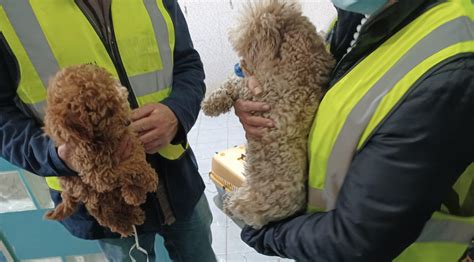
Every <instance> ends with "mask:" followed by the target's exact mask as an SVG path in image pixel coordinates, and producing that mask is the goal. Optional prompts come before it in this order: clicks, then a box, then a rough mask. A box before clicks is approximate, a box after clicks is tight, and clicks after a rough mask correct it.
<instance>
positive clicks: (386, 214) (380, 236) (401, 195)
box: [242, 0, 474, 262]
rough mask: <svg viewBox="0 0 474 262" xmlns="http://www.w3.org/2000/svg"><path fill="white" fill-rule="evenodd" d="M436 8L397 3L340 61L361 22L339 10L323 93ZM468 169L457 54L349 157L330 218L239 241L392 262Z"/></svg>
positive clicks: (471, 105) (465, 71) (301, 218)
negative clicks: (331, 69)
mask: <svg viewBox="0 0 474 262" xmlns="http://www.w3.org/2000/svg"><path fill="white" fill-rule="evenodd" d="M436 4H437V1H426V0H425V1H423V0H410V1H408V0H399V1H397V3H396V4H395V5H393V6H391V7H389V8H388V9H387V10H385V11H384V12H383V13H381V14H380V15H379V16H376V17H373V18H372V19H371V21H370V20H369V21H368V22H367V23H366V25H365V26H364V29H363V30H362V31H361V33H360V36H359V43H358V45H357V46H356V47H355V48H354V49H353V50H352V51H351V52H350V53H349V54H348V55H347V56H345V57H343V55H344V54H345V52H346V50H347V48H348V45H349V42H350V41H351V40H352V35H353V33H354V29H355V27H356V26H357V25H358V24H359V22H360V19H361V17H362V16H361V15H357V14H351V13H348V12H343V11H339V19H338V21H339V22H338V23H337V25H336V27H335V31H334V35H333V37H332V42H331V48H332V52H333V54H334V55H335V57H336V58H337V59H338V65H337V67H336V69H335V70H334V72H333V80H332V82H331V85H333V84H334V83H335V82H336V81H337V80H338V79H339V78H340V77H342V76H344V75H345V73H346V72H348V70H350V69H351V68H352V67H353V66H354V65H356V64H357V63H358V62H359V61H361V59H363V58H364V57H365V56H366V55H367V54H369V53H370V52H371V51H372V50H374V49H375V48H376V47H377V46H379V45H380V44H381V43H382V42H383V41H384V40H386V39H387V38H388V37H390V36H391V35H393V34H394V33H395V32H397V30H399V29H400V28H401V27H403V26H404V25H406V24H407V23H408V22H410V21H412V20H413V19H414V18H415V17H417V16H419V14H420V13H421V12H423V11H424V10H427V8H430V7H431V6H433V5H436ZM348 36H349V37H348ZM341 58H342V59H341ZM374 66H376V65H374ZM473 161H474V55H473V54H472V53H466V54H460V55H458V56H456V57H453V58H451V59H449V60H448V61H444V62H442V63H440V64H439V65H437V66H436V67H435V68H433V69H432V70H430V71H429V72H428V73H427V74H426V75H425V76H423V77H422V79H420V80H419V81H418V82H417V83H415V85H414V86H413V88H412V89H411V91H410V92H409V93H408V94H407V95H406V96H405V97H404V100H403V102H401V103H400V104H399V105H398V107H397V108H396V109H394V111H393V112H392V113H391V114H390V115H389V116H388V117H387V119H386V120H385V121H384V122H383V123H382V124H381V125H380V126H379V127H378V128H377V129H376V130H375V133H374V134H373V135H372V137H371V138H370V140H369V141H368V143H367V144H366V146H365V147H364V148H363V149H362V150H360V151H359V152H357V154H356V155H355V157H354V159H353V162H352V165H351V167H350V169H349V171H348V174H347V177H346V180H345V181H344V184H343V186H342V188H341V191H340V194H339V196H338V199H337V203H336V208H335V209H334V210H333V211H330V212H327V213H313V214H301V215H297V216H295V217H293V218H289V219H287V220H285V221H280V222H276V223H272V224H270V225H267V226H266V227H264V228H263V229H261V230H253V229H251V228H249V227H246V228H244V230H243V231H242V239H243V240H244V241H245V242H246V243H248V244H249V245H250V246H252V247H254V248H255V249H256V250H257V251H258V252H260V253H263V254H267V255H272V256H280V257H286V258H292V259H296V260H297V261H316V262H319V261H337V262H339V261H351V262H355V261H361V262H371V261H377V262H380V261H392V259H393V258H395V257H396V256H398V254H400V253H401V252H402V251H403V250H404V249H405V248H407V247H408V246H409V245H410V244H411V243H412V242H414V241H415V240H416V238H417V237H418V235H419V234H420V232H421V230H422V228H423V226H424V224H425V223H426V221H427V220H428V219H429V218H430V217H431V214H432V213H433V212H434V211H435V210H437V209H439V207H440V206H441V203H442V201H443V200H444V199H446V197H447V195H448V192H450V190H451V188H452V186H453V184H454V182H455V181H456V180H457V178H458V177H459V176H460V175H461V174H462V172H463V171H464V170H465V169H466V168H467V166H468V165H469V164H470V163H472V162H473ZM466 245H467V243H466ZM461 255H462V254H459V256H461Z"/></svg>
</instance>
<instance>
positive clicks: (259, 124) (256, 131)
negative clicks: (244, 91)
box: [234, 99, 275, 138]
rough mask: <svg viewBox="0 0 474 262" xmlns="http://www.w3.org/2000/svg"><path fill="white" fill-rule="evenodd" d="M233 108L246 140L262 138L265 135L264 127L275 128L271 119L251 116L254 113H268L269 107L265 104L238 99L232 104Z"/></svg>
mask: <svg viewBox="0 0 474 262" xmlns="http://www.w3.org/2000/svg"><path fill="white" fill-rule="evenodd" d="M234 108H235V114H236V115H237V116H238V117H239V120H240V123H242V126H243V127H244V130H245V136H246V137H247V138H249V137H252V138H262V137H263V135H265V127H274V126H275V124H274V123H273V121H272V120H271V119H267V118H265V117H261V116H254V115H253V114H254V113H256V112H267V111H269V110H270V106H269V105H268V104H266V103H263V102H253V101H247V100H242V99H238V100H237V101H235V103H234Z"/></svg>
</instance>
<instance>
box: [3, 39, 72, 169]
mask: <svg viewBox="0 0 474 262" xmlns="http://www.w3.org/2000/svg"><path fill="white" fill-rule="evenodd" d="M0 39H1V41H0V157H2V158H5V159H6V160H8V161H9V162H11V163H13V164H14V165H17V166H19V167H21V168H24V169H26V170H28V171H30V172H33V173H35V174H37V175H40V176H71V175H76V173H75V172H73V171H72V170H70V169H69V168H68V167H67V166H66V165H65V164H64V163H63V162H62V161H61V160H60V159H59V157H58V155H57V151H56V148H55V146H54V144H53V142H52V141H51V140H50V139H49V138H47V137H46V136H44V135H43V131H42V130H41V125H40V124H39V123H38V122H37V121H35V120H34V119H33V118H31V117H29V116H28V115H27V114H25V113H24V111H22V110H20V107H18V106H17V105H18V104H19V103H16V102H15V101H18V100H17V99H18V98H17V95H16V88H17V84H16V82H17V79H19V72H18V69H17V66H16V60H15V57H13V55H12V53H11V51H10V49H9V47H8V45H7V43H6V41H4V37H3V35H2V34H0Z"/></svg>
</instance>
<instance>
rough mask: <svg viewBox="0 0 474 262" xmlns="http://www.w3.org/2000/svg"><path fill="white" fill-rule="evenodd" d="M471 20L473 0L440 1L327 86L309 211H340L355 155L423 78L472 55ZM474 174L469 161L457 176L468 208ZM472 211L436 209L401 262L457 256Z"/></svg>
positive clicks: (317, 124)
mask: <svg viewBox="0 0 474 262" xmlns="http://www.w3.org/2000/svg"><path fill="white" fill-rule="evenodd" d="M473 20H474V7H473V4H472V2H471V0H452V1H447V2H444V3H441V4H439V5H437V6H435V7H433V8H432V9H430V10H428V11H427V12H426V13H424V14H423V15H421V16H420V17H419V18H417V19H415V20H414V21H412V22H411V23H410V24H409V25H407V26H406V27H405V28H403V29H402V30H400V31H399V32H398V33H396V34H395V35H394V36H392V37H391V38H390V39H388V40H387V41H386V42H385V43H384V44H383V45H381V46H380V47H379V48H378V49H376V50H375V51H374V52H373V53H371V54H370V55H369V56H368V57H366V58H365V59H364V60H362V61H361V62H360V63H359V64H358V65H357V66H355V67H354V68H353V69H351V71H349V72H348V73H347V74H346V76H344V77H343V78H342V79H340V80H339V81H338V82H337V83H336V84H335V85H334V86H333V87H332V88H331V89H330V90H329V92H328V93H327V94H326V96H325V97H324V99H323V101H322V102H321V105H320V107H319V110H318V113H317V117H316V119H315V121H314V123H313V127H312V130H311V133H310V137H309V142H308V146H309V150H308V153H309V159H310V178H309V182H308V183H309V189H308V190H309V192H308V211H328V210H332V209H334V208H335V204H336V200H337V196H338V194H339V190H340V188H341V186H342V184H343V182H344V180H345V177H346V175H347V172H348V170H349V168H350V165H351V162H352V159H353V157H354V155H355V154H356V152H357V151H358V150H361V149H363V147H364V145H365V143H366V142H367V141H368V139H369V138H370V136H371V135H372V133H373V132H374V130H375V129H376V128H377V126H379V125H380V124H381V123H382V121H383V120H384V119H385V118H386V117H387V116H388V115H389V114H390V112H391V111H392V109H394V108H395V107H396V105H397V104H398V103H401V102H402V99H403V97H404V95H405V94H406V93H407V92H408V91H409V89H410V87H412V86H413V85H414V84H415V82H416V81H417V80H418V79H420V78H421V77H423V75H425V73H426V72H428V71H429V70H430V69H431V68H433V67H434V66H436V65H437V64H439V63H441V62H443V61H445V60H447V59H449V58H451V57H454V56H456V55H458V54H463V53H474V22H473ZM374 65H376V66H374ZM473 179H474V165H471V166H470V167H468V168H467V169H466V171H465V172H464V173H463V174H462V176H461V177H460V179H459V181H468V182H469V183H465V182H464V183H463V185H462V186H459V187H456V186H455V187H454V188H455V190H456V191H457V192H458V193H459V195H460V196H462V198H463V200H462V201H463V203H464V205H467V206H468V208H469V206H470V204H471V202H470V201H472V199H471V198H470V197H469V196H470V195H472V194H474V192H473V191H472V190H474V189H473V188H474V186H471V185H472V181H473ZM459 184H460V183H457V185H459ZM460 188H462V190H460ZM472 215H473V214H470V216H471V217H464V218H463V217H459V216H450V215H446V214H443V213H440V212H436V213H435V214H434V215H433V217H432V219H431V220H430V221H428V222H427V224H426V225H425V227H424V229H423V232H422V233H421V235H420V236H419V239H418V240H417V242H416V243H414V244H412V245H411V246H410V247H409V248H408V249H407V250H406V251H404V253H403V254H402V255H401V256H400V257H399V258H397V261H457V259H458V258H459V257H460V256H461V254H462V253H463V252H464V250H465V249H466V247H467V243H468V242H469V240H470V239H471V238H472V237H474V217H473V216H472Z"/></svg>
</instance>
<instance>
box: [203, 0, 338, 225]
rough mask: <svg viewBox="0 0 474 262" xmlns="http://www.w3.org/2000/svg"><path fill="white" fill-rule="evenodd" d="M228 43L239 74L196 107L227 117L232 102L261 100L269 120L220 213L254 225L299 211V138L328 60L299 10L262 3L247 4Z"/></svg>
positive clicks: (251, 142) (302, 152) (276, 0)
mask: <svg viewBox="0 0 474 262" xmlns="http://www.w3.org/2000/svg"><path fill="white" fill-rule="evenodd" d="M230 38H231V42H232V44H233V47H234V49H235V51H236V52H237V53H238V55H239V56H240V57H241V59H242V60H241V67H242V69H243V71H244V73H245V75H246V76H249V75H252V76H254V77H255V78H256V79H257V80H258V82H259V83H260V89H261V91H260V92H251V91H250V90H249V88H248V81H249V78H237V77H231V78H230V79H229V80H228V81H226V82H225V83H224V84H223V86H222V87H221V88H220V89H218V90H216V91H215V92H213V93H212V94H211V95H210V96H209V97H208V98H207V99H206V100H205V101H204V103H203V105H202V109H203V111H204V113H205V114H207V115H209V116H217V115H219V114H221V113H224V112H227V111H229V110H230V108H231V107H232V105H233V103H234V101H236V100H237V99H244V100H251V101H262V102H266V103H267V104H269V105H270V107H271V110H270V112H268V113H264V114H263V116H264V117H267V118H270V119H272V120H274V122H275V123H276V127H275V128H267V129H266V135H265V136H264V137H263V139H252V138H249V139H248V141H247V142H248V143H247V148H246V151H247V158H246V163H245V174H244V175H245V176H246V184H245V185H244V186H242V187H240V188H238V189H237V190H236V191H234V192H231V193H230V194H229V196H228V197H227V198H226V199H225V200H224V209H225V211H226V212H227V213H228V214H229V215H232V216H235V217H237V218H239V219H242V220H243V221H244V222H245V223H246V224H248V225H251V226H253V227H255V228H259V227H261V226H263V225H265V224H267V223H268V222H270V221H275V220H280V219H282V218H285V217H288V216H290V215H292V214H294V213H295V212H297V211H299V210H302V209H303V208H304V207H305V204H306V182H307V175H308V163H307V152H306V148H307V138H308V134H309V131H310V128H311V123H312V121H313V119H314V116H315V112H316V109H317V107H318V105H319V102H320V100H321V98H322V96H323V87H324V86H325V85H326V84H327V82H328V79H329V74H330V71H331V70H332V68H333V66H334V60H333V58H332V57H331V55H330V54H329V53H328V52H327V51H326V49H325V45H324V40H323V39H322V38H321V37H320V36H319V35H318V34H317V33H316V28H315V27H314V25H313V24H311V22H310V21H309V19H308V18H307V17H305V16H303V15H302V12H301V8H300V6H299V5H298V4H297V3H295V2H291V1H285V0H266V1H259V3H257V4H254V5H250V6H249V7H248V8H247V9H246V15H245V16H243V17H242V19H241V20H240V24H239V25H238V27H237V28H235V29H234V30H233V31H231V37H230Z"/></svg>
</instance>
